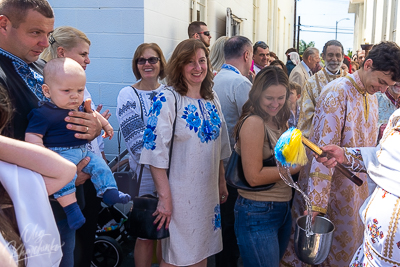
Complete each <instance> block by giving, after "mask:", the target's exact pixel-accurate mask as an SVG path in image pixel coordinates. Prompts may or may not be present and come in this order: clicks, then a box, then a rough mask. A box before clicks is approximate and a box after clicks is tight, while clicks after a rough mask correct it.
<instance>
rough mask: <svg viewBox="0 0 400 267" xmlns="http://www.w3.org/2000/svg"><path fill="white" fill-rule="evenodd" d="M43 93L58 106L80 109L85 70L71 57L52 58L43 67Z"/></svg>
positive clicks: (84, 83)
mask: <svg viewBox="0 0 400 267" xmlns="http://www.w3.org/2000/svg"><path fill="white" fill-rule="evenodd" d="M43 76H44V84H43V85H42V91H43V94H44V95H45V96H46V97H47V98H49V99H50V100H51V102H53V103H54V104H55V105H56V106H57V107H59V108H62V109H70V110H78V108H79V106H80V105H81V104H82V102H83V98H84V91H85V85H86V74H85V70H84V69H83V68H82V66H81V65H79V64H78V63H77V62H76V61H75V60H73V59H70V58H55V59H52V60H50V61H49V62H48V63H47V64H46V65H45V67H44V69H43Z"/></svg>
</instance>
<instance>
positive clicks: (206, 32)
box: [197, 31, 210, 36]
mask: <svg viewBox="0 0 400 267" xmlns="http://www.w3.org/2000/svg"><path fill="white" fill-rule="evenodd" d="M197 34H204V35H205V36H210V31H205V32H198V33H197Z"/></svg>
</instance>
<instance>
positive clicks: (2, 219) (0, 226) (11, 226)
mask: <svg viewBox="0 0 400 267" xmlns="http://www.w3.org/2000/svg"><path fill="white" fill-rule="evenodd" d="M12 110H13V109H12V106H11V102H10V99H9V97H8V93H7V91H6V90H5V88H4V87H3V86H1V84H0V133H1V131H2V129H3V128H4V127H5V126H6V125H7V123H8V122H9V120H10V119H11V114H12ZM0 149H1V148H0ZM3 207H8V208H5V209H4V208H3ZM0 233H1V235H2V236H3V238H4V240H6V241H7V242H10V244H11V245H13V246H14V247H15V249H16V250H17V252H18V266H19V267H23V266H25V260H24V257H25V248H24V244H23V243H22V241H21V237H20V235H19V231H18V224H17V220H16V217H15V212H14V209H13V206H12V201H11V198H10V196H9V195H8V193H7V191H6V190H5V189H4V187H3V185H2V184H1V183H0Z"/></svg>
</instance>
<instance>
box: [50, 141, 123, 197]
mask: <svg viewBox="0 0 400 267" xmlns="http://www.w3.org/2000/svg"><path fill="white" fill-rule="evenodd" d="M49 149H51V150H53V151H54V152H56V153H57V154H59V155H61V156H62V157H63V158H65V159H67V160H69V161H71V162H72V163H74V164H75V165H76V164H78V163H79V162H80V161H81V160H82V159H83V158H84V157H90V161H89V164H88V165H86V167H85V168H83V170H82V171H83V172H86V173H88V174H90V176H91V180H92V183H93V185H94V187H95V189H96V192H97V196H98V197H101V196H103V193H104V192H105V191H106V190H107V189H117V183H116V182H115V179H114V176H113V174H112V172H111V170H110V168H109V167H108V166H107V163H106V162H105V161H104V159H103V158H101V157H99V156H97V155H96V154H94V153H93V152H90V151H88V149H87V146H86V145H83V146H76V147H49ZM75 180H76V175H75V177H74V179H72V181H71V182H69V183H68V184H67V185H66V186H64V187H63V188H61V189H60V191H58V192H56V193H54V198H59V197H62V196H65V195H69V194H72V193H74V192H75V191H76V189H75Z"/></svg>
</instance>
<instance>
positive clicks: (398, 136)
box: [317, 109, 400, 267]
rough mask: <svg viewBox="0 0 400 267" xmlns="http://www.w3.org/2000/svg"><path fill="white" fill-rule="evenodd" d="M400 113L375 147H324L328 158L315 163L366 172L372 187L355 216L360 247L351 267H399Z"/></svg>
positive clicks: (394, 116) (392, 118)
mask: <svg viewBox="0 0 400 267" xmlns="http://www.w3.org/2000/svg"><path fill="white" fill-rule="evenodd" d="M399 144H400V110H399V109H398V110H396V111H395V112H394V113H393V114H392V116H391V117H390V119H389V122H388V124H387V126H386V129H385V131H384V133H383V137H382V139H381V141H380V143H379V145H378V146H377V147H361V148H346V147H344V148H341V147H338V146H336V145H327V146H325V147H323V148H322V150H324V151H326V152H328V155H330V156H331V157H332V158H331V159H329V160H328V159H327V158H325V157H324V158H318V159H317V161H319V162H321V163H323V164H324V165H325V166H327V167H329V168H332V167H334V166H335V165H336V162H339V163H342V164H344V165H345V166H346V167H348V168H349V169H350V170H352V171H356V172H366V173H367V174H368V175H369V177H370V178H371V179H372V181H373V182H375V183H376V185H377V186H376V188H375V190H374V192H373V193H372V194H371V195H370V196H369V197H368V198H367V199H366V200H365V202H364V204H363V205H362V206H361V208H360V211H359V214H360V217H361V220H362V222H363V224H364V238H363V244H362V245H361V246H360V247H359V248H358V249H357V251H356V253H355V254H354V256H353V260H352V261H351V262H350V266H351V267H361V266H381V267H392V266H400V231H399V230H400V229H399V226H400V225H399V216H400V205H399V203H400V181H399V177H400V150H399Z"/></svg>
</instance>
